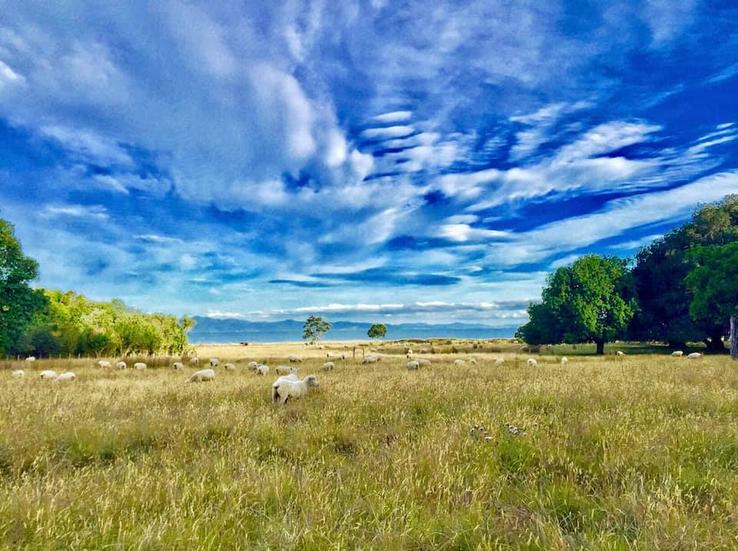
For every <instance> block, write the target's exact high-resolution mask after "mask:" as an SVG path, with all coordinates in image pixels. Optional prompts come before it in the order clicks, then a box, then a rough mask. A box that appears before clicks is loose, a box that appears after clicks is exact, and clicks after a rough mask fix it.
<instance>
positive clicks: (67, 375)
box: [54, 371, 77, 383]
mask: <svg viewBox="0 0 738 551" xmlns="http://www.w3.org/2000/svg"><path fill="white" fill-rule="evenodd" d="M76 378H77V375H76V374H75V373H73V372H72V371H66V372H64V373H62V374H61V375H59V376H58V377H56V378H55V379H54V381H56V382H57V383H61V382H64V381H74V380H75V379H76Z"/></svg>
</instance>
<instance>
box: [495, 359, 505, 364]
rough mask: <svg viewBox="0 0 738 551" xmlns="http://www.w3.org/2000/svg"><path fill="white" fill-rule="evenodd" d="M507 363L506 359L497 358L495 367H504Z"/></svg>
mask: <svg viewBox="0 0 738 551" xmlns="http://www.w3.org/2000/svg"><path fill="white" fill-rule="evenodd" d="M504 363H505V358H495V365H502V364H504Z"/></svg>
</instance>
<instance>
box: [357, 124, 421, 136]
mask: <svg viewBox="0 0 738 551" xmlns="http://www.w3.org/2000/svg"><path fill="white" fill-rule="evenodd" d="M414 131H415V129H414V128H413V127H412V126H403V125H396V126H384V127H379V128H367V129H366V130H364V131H363V132H362V133H361V135H362V136H364V137H365V138H399V137H401V136H407V135H408V134H412V133H413V132H414Z"/></svg>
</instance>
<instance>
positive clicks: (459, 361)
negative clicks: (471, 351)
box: [454, 359, 466, 367]
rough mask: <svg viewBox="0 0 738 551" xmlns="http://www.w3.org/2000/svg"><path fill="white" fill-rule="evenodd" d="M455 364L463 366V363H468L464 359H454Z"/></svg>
mask: <svg viewBox="0 0 738 551" xmlns="http://www.w3.org/2000/svg"><path fill="white" fill-rule="evenodd" d="M454 365H455V366H458V367H461V366H462V365H466V362H465V361H464V360H462V359H458V360H454Z"/></svg>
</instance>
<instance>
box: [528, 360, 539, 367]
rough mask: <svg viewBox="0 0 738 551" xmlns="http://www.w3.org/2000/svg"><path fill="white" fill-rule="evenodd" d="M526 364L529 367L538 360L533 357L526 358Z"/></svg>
mask: <svg viewBox="0 0 738 551" xmlns="http://www.w3.org/2000/svg"><path fill="white" fill-rule="evenodd" d="M528 365H529V366H531V367H534V366H537V365H538V361H537V360H536V359H535V358H528Z"/></svg>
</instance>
